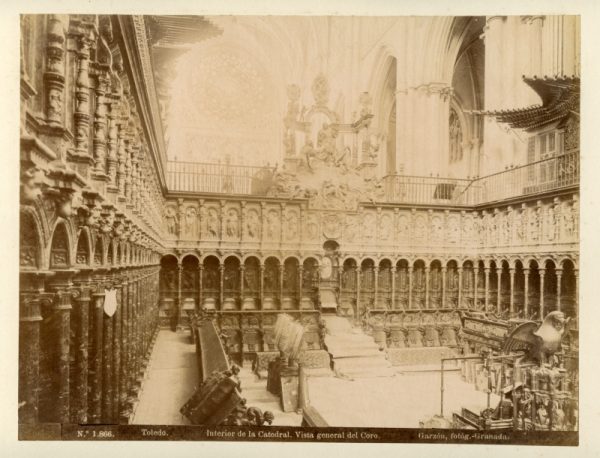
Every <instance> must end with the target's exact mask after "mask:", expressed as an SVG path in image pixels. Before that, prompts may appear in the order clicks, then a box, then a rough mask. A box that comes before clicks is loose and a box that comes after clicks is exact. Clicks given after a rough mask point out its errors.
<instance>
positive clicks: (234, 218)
mask: <svg viewBox="0 0 600 458" xmlns="http://www.w3.org/2000/svg"><path fill="white" fill-rule="evenodd" d="M225 233H226V234H227V237H228V238H237V237H238V213H237V211H235V210H234V209H233V208H232V209H230V210H229V212H227V220H226V222H225Z"/></svg>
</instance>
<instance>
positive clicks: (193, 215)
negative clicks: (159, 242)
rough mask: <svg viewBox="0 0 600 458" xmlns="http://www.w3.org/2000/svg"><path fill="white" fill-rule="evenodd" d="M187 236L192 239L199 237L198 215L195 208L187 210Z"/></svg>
mask: <svg viewBox="0 0 600 458" xmlns="http://www.w3.org/2000/svg"><path fill="white" fill-rule="evenodd" d="M185 234H186V235H188V236H190V237H197V236H198V214H197V212H196V209H195V208H194V207H188V208H187V209H186V210H185Z"/></svg>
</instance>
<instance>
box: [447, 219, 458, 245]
mask: <svg viewBox="0 0 600 458" xmlns="http://www.w3.org/2000/svg"><path fill="white" fill-rule="evenodd" d="M458 226H459V223H458V217H457V216H455V215H452V216H449V217H448V239H449V240H450V241H451V242H457V241H458V238H459V236H460V230H459V227H458Z"/></svg>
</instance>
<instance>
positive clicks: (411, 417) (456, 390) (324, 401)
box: [309, 371, 498, 428]
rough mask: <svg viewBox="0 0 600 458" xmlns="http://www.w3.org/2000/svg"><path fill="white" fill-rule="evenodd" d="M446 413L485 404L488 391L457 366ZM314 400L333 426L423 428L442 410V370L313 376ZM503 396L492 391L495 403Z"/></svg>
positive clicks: (447, 382) (447, 377)
mask: <svg viewBox="0 0 600 458" xmlns="http://www.w3.org/2000/svg"><path fill="white" fill-rule="evenodd" d="M444 386H445V392H444V416H445V417H446V418H451V417H452V412H454V411H456V412H459V411H460V409H461V407H468V408H471V409H473V410H474V411H476V412H479V411H480V410H481V409H483V408H485V407H486V394H485V393H482V392H480V391H476V390H475V389H474V387H473V385H470V384H468V383H465V382H463V381H462V380H461V378H460V373H459V372H458V371H453V372H448V373H445V374H444ZM309 395H310V402H311V404H312V405H313V406H314V407H315V408H316V409H317V410H318V411H319V413H320V414H321V415H322V416H323V418H324V419H325V420H326V421H327V423H328V424H329V425H330V426H348V427H358V426H363V427H381V428H418V427H419V422H420V421H424V420H428V419H430V418H431V417H433V416H434V415H437V414H439V413H440V373H439V371H428V372H412V373H404V374H400V373H397V374H396V375H395V376H394V377H388V378H383V377H380V378H370V379H369V378H367V379H355V380H345V379H342V378H337V377H312V378H310V379H309ZM497 402H498V397H497V396H495V395H492V397H491V405H492V406H495V405H496V404H497Z"/></svg>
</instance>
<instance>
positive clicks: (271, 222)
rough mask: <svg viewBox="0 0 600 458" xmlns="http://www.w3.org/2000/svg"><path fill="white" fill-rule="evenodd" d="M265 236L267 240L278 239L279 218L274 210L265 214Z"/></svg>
mask: <svg viewBox="0 0 600 458" xmlns="http://www.w3.org/2000/svg"><path fill="white" fill-rule="evenodd" d="M267 238H268V239H269V240H278V239H279V218H278V217H277V212H275V211H270V212H269V213H268V214H267Z"/></svg>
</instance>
